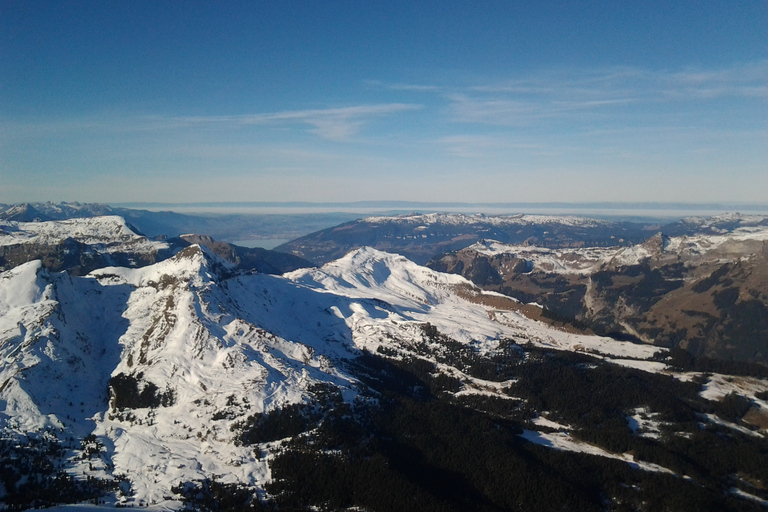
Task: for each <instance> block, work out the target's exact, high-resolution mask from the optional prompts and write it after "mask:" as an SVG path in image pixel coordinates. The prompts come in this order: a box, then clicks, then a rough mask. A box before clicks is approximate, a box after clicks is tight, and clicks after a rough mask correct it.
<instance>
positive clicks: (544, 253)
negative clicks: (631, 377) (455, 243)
mask: <svg viewBox="0 0 768 512" xmlns="http://www.w3.org/2000/svg"><path fill="white" fill-rule="evenodd" d="M766 238H768V230H765V229H764V228H761V227H759V226H756V227H753V228H749V229H747V228H737V229H735V230H733V231H732V232H730V233H726V234H722V233H721V234H718V235H701V236H692V237H686V236H683V237H674V238H670V237H667V236H665V235H662V234H661V233H658V234H656V235H654V236H653V237H651V238H649V239H648V240H646V241H645V242H643V243H642V244H639V245H636V246H633V247H628V248H611V249H594V248H593V249H580V250H552V249H545V248H539V247H525V246H504V245H502V244H497V243H494V242H486V243H479V244H476V245H474V246H472V247H468V248H466V249H463V250H461V251H458V252H454V253H449V254H446V255H443V256H441V257H438V258H435V259H434V260H432V261H431V262H429V264H428V266H429V267H430V268H433V269H435V270H440V271H444V272H452V273H457V274H461V275H463V276H464V277H466V278H468V279H470V280H471V281H473V282H474V283H475V284H477V285H479V286H482V287H483V288H485V289H487V290H492V291H498V292H501V293H504V294H507V295H510V296H512V297H515V298H517V299H519V300H521V301H524V302H537V303H539V304H541V305H542V306H544V307H545V308H546V310H547V313H545V314H548V315H550V316H552V317H554V318H557V319H559V320H566V321H569V322H571V323H573V324H574V325H578V326H581V327H586V328H589V329H591V330H593V331H594V332H596V333H599V334H603V335H611V336H614V337H619V338H629V339H637V340H642V341H643V342H646V343H653V344H655V345H659V346H665V347H680V348H684V349H686V350H687V351H689V352H690V353H691V354H693V355H696V356H707V357H712V358H717V359H725V360H736V361H753V362H761V363H765V364H768V249H767V247H768V241H766Z"/></svg>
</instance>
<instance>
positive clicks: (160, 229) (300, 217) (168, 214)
mask: <svg viewBox="0 0 768 512" xmlns="http://www.w3.org/2000/svg"><path fill="white" fill-rule="evenodd" d="M101 215H119V216H121V217H123V218H124V219H126V221H128V222H129V223H130V224H131V225H132V226H134V227H135V228H136V230H138V232H139V233H141V234H143V235H146V236H148V237H158V236H166V237H177V236H179V235H182V234H185V233H198V234H202V235H207V236H210V237H212V238H215V239H216V240H223V241H230V242H234V241H239V240H258V239H288V240H290V239H293V238H297V237H299V236H302V235H304V234H306V233H309V232H312V231H316V230H318V229H322V228H324V227H327V226H333V225H336V224H339V223H341V222H346V221H348V220H350V219H354V218H356V215H355V214H351V213H320V214H206V215H202V214H195V215H192V214H181V213H176V212H172V211H149V210H140V209H133V208H122V207H111V206H107V205H104V204H98V203H76V202H74V203H52V202H48V203H23V204H16V205H0V220H14V221H20V222H31V221H47V220H63V219H72V218H84V217H96V216H101Z"/></svg>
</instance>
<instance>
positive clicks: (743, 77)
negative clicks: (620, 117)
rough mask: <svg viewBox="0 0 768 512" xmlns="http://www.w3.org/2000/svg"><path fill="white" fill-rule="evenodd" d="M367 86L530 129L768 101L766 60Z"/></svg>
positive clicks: (469, 117) (466, 117)
mask: <svg viewBox="0 0 768 512" xmlns="http://www.w3.org/2000/svg"><path fill="white" fill-rule="evenodd" d="M374 83H375V84H376V85H377V86H379V87H382V88H387V89H389V90H395V91H412V92H423V93H432V94H433V95H434V96H435V97H438V98H440V99H441V100H443V101H445V102H446V107H447V112H448V114H449V117H450V118H451V120H452V121H455V122H460V123H481V124H489V125H504V126H529V125H533V124H536V123H540V122H542V121H543V120H547V119H552V120H554V119H566V118H570V119H574V120H576V119H582V120H584V119H588V118H589V116H600V117H605V116H609V115H611V114H613V113H617V112H621V109H624V108H625V107H627V106H635V107H637V108H639V106H642V105H648V106H650V107H653V108H656V107H657V106H660V105H663V106H664V107H663V109H666V110H674V109H685V108H700V107H701V108H706V107H707V106H708V104H707V103H706V102H707V101H712V100H727V99H736V98H741V99H749V100H755V99H757V100H760V99H768V60H763V61H757V62H749V63H742V64H736V65H732V66H728V67H721V68H714V69H713V68H686V69H678V70H650V69H643V68H635V67H628V66H616V67H609V68H595V69H583V68H568V67H562V68H554V69H546V70H538V71H535V72H532V73H529V74H526V75H522V76H516V77H513V78H509V79H506V80H498V79H497V80H487V79H478V80H477V81H476V82H475V83H470V84H467V85H462V86H459V85H445V84H443V85H423V84H421V85H415V84H401V83H391V84H385V83H381V82H374ZM663 109H662V108H660V110H663Z"/></svg>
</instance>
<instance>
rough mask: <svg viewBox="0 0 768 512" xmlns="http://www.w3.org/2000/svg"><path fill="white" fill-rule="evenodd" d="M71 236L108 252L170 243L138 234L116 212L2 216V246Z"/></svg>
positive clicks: (153, 248)
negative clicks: (27, 218) (48, 217)
mask: <svg viewBox="0 0 768 512" xmlns="http://www.w3.org/2000/svg"><path fill="white" fill-rule="evenodd" d="M68 238H71V239H74V240H77V241H78V242H81V243H84V244H86V245H91V246H97V247H98V248H99V249H100V250H102V251H105V252H117V251H124V250H131V251H133V252H156V251H159V250H163V249H168V247H169V246H168V244H167V243H165V242H156V241H149V240H147V238H146V237H143V236H140V235H137V234H136V233H134V232H133V230H131V228H129V227H128V225H127V223H126V222H125V219H123V218H122V217H119V216H116V215H111V216H104V217H89V218H79V219H67V220H57V221H45V222H15V221H2V220H0V246H6V245H16V244H39V245H46V244H47V245H55V244H58V243H61V242H63V241H64V240H66V239H68Z"/></svg>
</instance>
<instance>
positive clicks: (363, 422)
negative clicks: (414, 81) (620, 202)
mask: <svg viewBox="0 0 768 512" xmlns="http://www.w3.org/2000/svg"><path fill="white" fill-rule="evenodd" d="M457 219H459V217H447V218H446V220H448V221H450V222H452V221H454V220H457ZM753 220H755V219H746V220H745V219H743V218H742V219H740V220H739V219H737V220H733V219H731V220H730V221H729V222H736V224H737V225H736V226H730V227H729V228H728V229H730V231H727V230H726V228H724V227H721V226H723V224H722V222H721V221H722V219H720V220H714V221H712V222H710V223H707V222H704V223H702V224H700V225H699V228H696V229H699V230H701V229H715V230H726V231H727V232H725V233H723V232H722V231H716V232H714V233H718V234H714V233H711V234H702V235H699V237H698V238H695V240H691V239H689V238H686V236H687V235H686V236H683V235H674V237H671V238H670V237H664V236H662V235H657V236H652V237H651V238H650V240H649V241H646V242H645V243H640V245H637V244H634V243H632V240H634V239H633V238H631V237H630V235H629V229H630V228H629V227H627V228H626V231H621V230H624V229H625V228H624V227H622V226H621V225H618V227H617V225H613V224H610V223H609V224H605V223H603V221H594V222H593V223H591V224H590V222H591V221H587V220H583V219H573V218H562V219H554V218H552V219H549V218H548V219H542V218H535V219H534V218H528V217H518V218H516V219H514V220H512V221H511V222H506V221H503V220H496V219H495V218H485V219H484V220H483V221H482V223H480V224H477V223H475V225H481V224H482V225H483V226H487V225H494V223H495V224H496V225H498V226H500V227H498V231H497V232H498V233H501V232H503V231H504V230H508V231H510V232H511V230H512V229H513V228H512V227H510V226H514V229H516V230H520V229H522V227H521V226H523V224H521V223H523V222H530V223H532V224H535V225H536V226H538V227H534V228H531V229H532V230H534V232H536V233H541V234H540V236H541V237H542V239H543V240H548V242H547V243H548V244H549V245H550V247H543V246H540V247H538V248H537V247H533V246H510V245H508V243H504V244H502V243H498V242H489V241H485V242H483V243H481V244H475V245H472V246H471V247H469V248H468V249H467V248H461V249H463V250H458V252H456V253H453V254H450V255H447V256H443V257H442V258H436V259H434V260H432V263H430V266H432V267H439V266H440V265H443V266H444V267H445V268H444V269H442V270H447V271H449V272H445V271H442V270H441V269H440V268H428V267H426V266H422V265H420V264H418V263H417V262H414V261H412V260H410V259H408V258H407V257H406V256H404V255H402V254H395V253H391V252H384V251H382V250H380V249H376V248H372V247H366V246H362V247H359V248H355V249H353V250H351V251H349V252H347V253H346V254H344V255H342V256H341V257H339V258H337V259H335V260H332V261H329V262H327V263H325V264H324V265H322V266H321V267H314V266H313V265H312V264H310V263H308V262H306V263H304V264H302V261H301V260H297V259H291V258H292V257H290V256H289V255H285V257H283V256H279V255H276V254H273V253H271V252H270V253H268V254H267V255H266V256H264V255H262V256H264V257H263V258H262V259H261V260H259V261H266V263H268V264H269V265H271V266H272V271H273V272H275V273H274V274H270V273H266V272H263V271H260V270H259V269H258V268H257V266H256V265H255V264H254V261H255V260H251V259H249V258H250V257H251V256H249V254H250V253H248V252H243V251H244V249H243V248H238V247H236V246H232V245H229V244H223V243H220V242H217V241H216V240H214V239H212V238H210V236H206V235H184V236H182V237H180V238H179V239H178V240H174V239H171V238H168V239H158V240H153V239H149V238H147V237H145V236H142V235H140V234H138V233H136V232H135V231H134V230H133V229H132V227H131V225H130V224H129V223H127V222H125V221H124V220H123V219H122V218H120V217H115V216H106V217H92V218H81V219H70V220H65V219H62V220H49V221H40V222H27V221H18V220H4V221H2V223H0V248H7V247H15V248H18V247H22V248H23V247H25V246H26V247H27V249H28V250H27V252H26V254H27V255H28V256H29V257H27V258H21V257H20V256H19V257H18V259H11V258H9V257H8V254H10V253H8V252H5V253H3V254H4V255H5V256H4V257H5V259H4V260H3V262H2V265H3V270H2V272H0V452H2V454H3V456H2V458H0V482H1V483H2V484H1V486H0V500H1V501H2V502H3V503H4V504H5V505H6V506H7V507H9V508H14V507H15V508H31V507H35V506H50V505H52V504H56V503H77V502H84V501H90V502H91V503H94V504H95V505H94V506H96V507H106V508H110V507H117V506H138V505H141V506H145V507H146V508H150V509H154V510H180V509H184V508H186V509H194V510H246V509H250V510H273V509H276V508H279V510H372V511H373V510H419V511H423V510H457V511H458V510H494V511H495V510H551V509H563V510H661V509H668V510H704V509H707V510H761V509H762V507H763V506H764V504H765V503H766V500H768V490H767V489H766V485H768V470H766V468H768V464H767V463H768V443H767V442H766V437H765V434H766V428H768V402H767V401H766V400H768V380H766V379H765V378H763V376H761V373H760V372H761V370H760V367H759V366H757V367H756V366H754V365H748V364H745V365H741V366H732V367H729V368H730V369H732V370H733V372H731V373H728V372H721V371H713V370H711V369H709V370H702V369H700V368H696V367H692V366H690V364H689V363H690V361H687V360H686V358H685V357H683V355H681V354H680V353H679V351H676V350H670V349H669V348H667V347H663V346H655V345H653V344H651V343H648V342H647V341H648V340H642V341H645V342H643V343H638V342H633V341H622V340H620V339H616V338H617V337H616V336H601V335H597V334H595V332H597V330H598V329H597V328H596V326H598V325H599V322H597V321H596V320H595V321H594V324H595V325H594V327H589V326H587V325H585V324H586V323H587V322H586V320H587V318H586V317H584V318H581V317H578V318H576V316H574V317H573V318H570V317H569V318H555V316H556V315H552V314H551V312H555V313H557V312H558V310H557V309H556V308H555V307H554V306H551V305H549V304H543V302H544V300H543V299H544V298H546V297H548V296H549V292H547V291H546V290H545V288H546V283H545V285H542V286H541V289H540V290H537V291H536V292H535V293H539V295H538V296H537V298H541V299H542V300H541V301H539V300H536V301H535V303H534V301H533V300H528V298H524V299H523V300H519V299H517V298H515V297H514V293H512V292H510V293H509V294H507V292H508V291H509V290H506V289H504V288H503V287H504V286H511V287H513V288H514V286H513V285H511V284H508V283H516V282H517V281H516V278H517V277H519V276H522V275H524V276H528V277H527V278H526V279H527V281H526V286H528V287H530V286H533V284H535V283H534V279H533V278H534V277H535V276H536V275H537V274H536V273H537V272H541V273H542V275H541V276H540V277H539V278H537V279H539V281H541V282H544V281H546V279H547V278H548V277H547V276H565V277H564V279H568V280H573V283H575V286H577V285H579V283H581V281H579V280H580V279H584V278H585V276H586V278H588V279H592V280H593V281H594V282H597V283H598V284H599V285H600V286H602V288H599V293H597V292H595V294H594V295H589V296H590V297H591V298H590V299H589V300H590V301H592V302H590V303H591V304H593V308H592V309H590V310H589V311H591V312H593V313H594V314H595V316H594V318H602V317H600V316H599V315H598V314H597V313H599V312H600V311H602V310H606V309H610V307H609V306H604V307H603V308H599V307H597V303H598V300H602V301H603V302H604V303H607V302H608V301H611V300H614V301H615V300H617V299H616V297H622V296H625V295H627V291H626V289H628V287H629V286H630V284H631V283H633V282H634V283H640V282H642V280H643V279H640V278H638V276H640V275H641V274H642V272H636V270H632V269H633V268H634V267H636V266H638V265H641V266H642V265H644V266H643V267H642V268H643V269H649V270H645V272H653V271H658V273H660V274H662V275H663V276H667V275H668V274H670V273H671V272H672V270H667V269H666V267H667V266H669V265H673V264H672V263H670V262H672V260H675V261H677V259H678V257H679V258H680V264H679V265H678V266H679V267H681V268H684V270H680V269H678V270H677V272H679V273H681V275H680V277H679V278H676V279H679V280H680V281H681V282H683V284H682V285H680V286H677V287H676V288H675V289H674V290H681V292H680V293H682V292H685V293H688V294H704V295H705V297H706V300H711V301H713V302H712V304H715V302H717V301H720V303H722V304H725V303H726V301H724V295H723V294H724V293H725V294H731V295H733V294H734V292H729V291H726V290H728V289H730V288H737V289H738V290H740V291H739V294H740V295H739V296H738V297H737V298H736V299H734V300H732V301H731V306H737V305H738V304H740V303H741V302H742V301H743V300H744V299H742V297H741V293H746V294H749V293H751V290H759V287H760V286H761V283H762V281H760V280H759V276H760V275H762V274H759V272H760V270H759V269H760V268H761V267H760V265H761V263H760V261H759V258H761V257H764V255H761V253H760V250H763V249H760V248H761V247H764V245H760V244H761V243H762V242H761V240H762V239H761V237H762V233H764V232H765V231H764V229H763V226H764V225H765V224H763V223H762V221H760V220H755V222H752V221H753ZM366 222H368V223H369V224H371V225H379V224H384V225H390V228H387V229H394V228H391V225H394V224H397V223H398V222H399V223H400V224H402V225H407V226H409V227H410V229H411V233H413V232H414V229H415V228H417V227H419V226H422V225H426V224H424V220H423V219H420V220H419V221H414V222H412V223H411V221H410V220H407V219H402V220H401V221H391V220H386V219H376V218H374V219H368V220H367V221H366ZM447 224H448V223H447V222H442V223H441V224H440V226H439V227H438V226H435V227H434V230H432V228H431V227H430V226H427V230H426V231H427V232H426V233H421V234H426V235H427V236H426V238H423V237H422V240H423V239H426V240H429V238H430V236H431V235H430V233H434V237H436V238H439V237H440V236H441V235H439V234H438V233H439V232H441V230H444V231H445V232H446V233H447V234H446V235H445V237H446V238H448V237H449V236H454V237H455V236H460V234H456V233H459V232H461V233H465V234H466V233H469V232H470V231H469V230H470V228H468V227H467V225H466V223H459V224H458V227H457V230H458V231H455V232H450V230H449V229H448V228H446V227H445V226H446V225H447ZM705 225H706V226H705ZM344 226H346V225H342V226H340V227H341V228H342V229H341V230H340V231H341V232H345V231H350V230H351V229H352V228H346V227H344ZM713 226H714V227H713ZM591 228H594V229H597V230H598V233H599V236H598V234H595V235H594V237H593V238H590V243H596V244H598V245H600V247H593V248H591V249H586V248H574V247H573V242H574V240H575V237H576V236H577V233H578V230H589V229H591ZM398 229H400V228H398ZM403 229H405V228H403ZM471 229H474V228H471ZM482 229H486V228H485V227H483V228H482ZM615 229H618V230H619V231H614V232H613V234H610V235H609V234H608V233H609V231H610V230H615ZM644 229H645V228H639V229H638V230H637V232H638V233H640V232H643V231H644ZM681 229H687V228H685V226H683V227H681ZM691 229H693V228H691ZM419 231H425V230H419ZM545 231H546V232H547V233H544V232H545ZM392 232H393V233H395V232H398V231H397V230H395V231H392ZM451 233H453V235H452V234H451ZM553 233H559V234H557V235H556V234H553ZM564 233H566V234H567V235H565V234H564ZM622 233H624V234H623V235H622ZM523 234H524V233H521V234H520V235H521V236H522V235H523ZM549 235H552V236H549ZM619 235H621V238H624V240H623V241H618V239H617V242H618V243H619V244H622V245H620V246H619V247H613V248H609V247H608V246H607V244H608V242H609V240H611V238H610V237H611V236H614V237H617V236H619ZM531 236H533V235H530V236H528V237H526V239H527V240H529V241H532V239H531ZM537 236H539V235H537ZM638 236H639V235H638ZM569 237H572V238H569ZM678 237H679V238H678ZM395 240H398V239H397V238H395ZM465 240H469V241H470V243H472V240H471V237H467V238H465ZM569 240H570V241H569ZM408 243H413V242H412V241H410V242H408ZM62 244H64V245H62ZM66 244H69V245H66ZM603 244H605V246H603ZM582 245H586V243H585V244H582ZM44 247H50V248H53V249H50V250H49V251H48V252H45V251H44V250H43V248H44ZM406 247H407V246H406ZM73 248H77V250H73ZM758 249H759V250H758ZM14 250H16V251H17V252H15V253H13V254H20V253H18V251H21V249H14ZM331 250H332V251H336V250H338V249H337V248H335V247H334V248H332V249H331ZM431 250H432V249H430V251H431ZM526 251H527V252H526ZM755 251H757V252H755ZM428 253H429V251H425V252H424V253H423V255H424V256H426V255H427V254H428ZM35 254H38V255H42V256H41V257H38V258H32V257H31V256H34V255H35ZM73 254H74V255H76V256H77V257H76V258H74V257H73V259H71V260H68V259H67V258H70V257H71V256H72V255H73ZM318 254H319V253H318ZM753 254H754V256H751V255H753ZM305 256H306V255H305ZM254 257H255V256H254ZM326 257H327V256H325V257H323V258H326ZM270 258H272V259H270ZM482 258H486V260H487V263H488V265H487V266H484V267H483V266H482V265H483V264H481V263H479V262H480V261H481V259H482ZM753 259H754V260H755V261H752V260H753ZM274 261H277V262H279V264H277V263H274ZM459 262H462V264H463V266H464V267H463V268H462V269H459V268H458V267H459ZM716 262H720V263H722V265H721V266H720V267H715V266H714V265H715V264H716ZM281 265H285V266H281ZM739 265H742V267H739ZM745 265H746V266H745ZM448 267H450V268H448ZM737 267H738V268H742V270H738V268H737ZM472 268H474V269H476V271H470V270H467V271H466V272H464V270H465V269H472ZM674 268H678V267H674ZM718 268H727V269H728V271H727V272H726V271H720V270H717V269H718ZM478 269H479V270H478ZM489 269H490V270H489ZM539 269H543V270H539ZM745 269H746V270H745ZM491 270H494V271H495V272H497V275H498V278H495V277H493V274H492V273H491ZM710 271H711V273H709V274H707V272H710ZM601 272H603V273H606V274H605V275H603V274H600V273H601ZM717 272H720V274H717ZM750 272H751V273H750ZM459 274H467V275H466V276H464V275H459ZM715 274H717V275H715ZM747 274H749V276H752V277H747V278H744V279H743V280H742V281H738V280H737V277H738V276H741V275H747ZM595 276H597V277H595ZM498 279H501V281H500V282H495V281H498ZM729 279H732V280H733V282H732V283H727V282H726V281H727V280H729ZM569 282H570V281H569ZM701 283H704V284H701ZM496 285H498V286H500V287H499V288H498V289H496V290H494V289H492V288H493V286H496ZM593 286H594V285H593ZM707 286H709V288H706V287H707ZM622 287H624V288H622ZM518 288H521V287H518ZM641 288H642V286H641ZM651 288H652V289H653V290H657V289H656V288H654V287H651ZM662 288H663V287H662ZM694 288H695V290H694ZM705 288H706V289H705ZM664 289H666V288H664ZM674 290H672V291H674ZM696 290H702V291H696ZM512 291H513V292H515V293H517V292H519V290H517V289H514V290H512ZM500 292H504V293H500ZM531 293H534V292H531ZM668 293H672V292H668ZM587 296H588V295H587V294H586V293H585V295H584V297H587ZM729 297H730V296H729ZM654 298H655V296H653V298H651V299H648V300H649V301H653V300H654ZM570 300H571V301H572V303H576V302H578V301H576V300H575V299H570ZM680 300H681V301H682V300H683V299H680ZM754 300H758V301H764V298H762V296H760V295H758V296H757V297H756V298H755V299H754ZM702 301H703V302H702V304H704V303H706V304H709V303H708V302H706V301H705V300H703V299H702ZM567 302H568V301H562V303H567ZM559 303H560V302H558V301H557V300H554V299H553V301H552V304H559ZM633 304H635V303H634V302H631V301H629V300H628V301H627V308H629V307H630V306H632V305H633ZM542 306H546V307H545V308H543V307H542ZM637 307H639V306H637ZM707 307H708V306H707ZM547 312H550V313H547ZM730 315H732V313H731V310H727V311H726V317H729V316H730ZM562 316H563V317H564V316H565V315H562ZM630 317H631V315H625V316H621V317H617V320H616V321H617V322H625V323H626V322H629V320H627V319H628V318H630ZM579 318H581V320H579V321H576V320H578V319H579ZM579 322H581V323H579ZM606 325H607V324H606ZM629 325H635V324H631V323H630V324H629ZM606 329H607V330H611V329H610V328H606ZM635 329H636V331H637V332H638V333H640V334H643V332H644V331H642V329H640V328H635ZM722 329H725V330H727V329H730V324H727V323H725V324H723V325H722ZM608 334H610V333H608ZM643 335H647V336H650V335H651V334H650V333H646V334H643ZM635 341H637V340H635ZM729 372H730V370H729Z"/></svg>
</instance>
